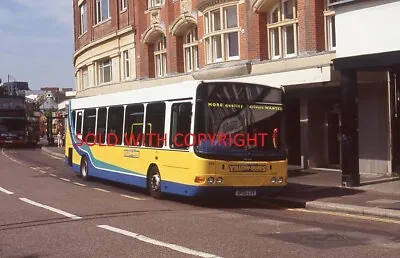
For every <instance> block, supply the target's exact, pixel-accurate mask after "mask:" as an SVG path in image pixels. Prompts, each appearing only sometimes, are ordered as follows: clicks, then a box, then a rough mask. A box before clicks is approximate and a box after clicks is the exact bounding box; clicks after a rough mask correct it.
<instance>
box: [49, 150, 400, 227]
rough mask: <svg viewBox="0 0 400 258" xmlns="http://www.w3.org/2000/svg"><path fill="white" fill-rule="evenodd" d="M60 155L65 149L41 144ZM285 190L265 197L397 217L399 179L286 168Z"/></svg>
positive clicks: (318, 207)
mask: <svg viewBox="0 0 400 258" xmlns="http://www.w3.org/2000/svg"><path fill="white" fill-rule="evenodd" d="M42 151H45V152H46V153H48V154H50V155H53V156H56V157H60V158H63V157H64V148H58V147H42ZM288 182H289V186H288V189H287V190H286V191H285V192H283V193H281V194H280V195H279V196H275V197H273V198H269V197H268V198H264V199H267V200H268V201H272V202H277V203H284V204H286V205H289V206H293V207H297V208H306V209H310V210H325V211H334V212H345V213H350V214H357V215H368V216H376V217H386V218H392V219H400V178H378V177H376V178H375V180H374V177H372V176H368V177H363V178H362V185H361V186H360V187H353V188H345V187H341V172H340V170H322V169H307V170H300V169H293V170H289V179H288Z"/></svg>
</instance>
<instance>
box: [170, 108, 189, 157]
mask: <svg viewBox="0 0 400 258" xmlns="http://www.w3.org/2000/svg"><path fill="white" fill-rule="evenodd" d="M191 118H192V103H190V102H185V103H175V104H173V105H172V107H171V134H170V147H171V148H173V149H188V148H189V144H190V142H185V136H186V135H188V134H189V133H190V125H191V123H190V122H191ZM189 139H190V138H189V137H186V141H189Z"/></svg>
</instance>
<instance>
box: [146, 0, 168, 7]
mask: <svg viewBox="0 0 400 258" xmlns="http://www.w3.org/2000/svg"><path fill="white" fill-rule="evenodd" d="M148 1H149V2H148V8H152V7H156V6H161V5H163V4H164V3H165V0H148Z"/></svg>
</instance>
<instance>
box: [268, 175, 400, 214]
mask: <svg viewBox="0 0 400 258" xmlns="http://www.w3.org/2000/svg"><path fill="white" fill-rule="evenodd" d="M288 182H289V186H288V189H287V190H286V191H285V192H284V193H281V194H280V195H279V196H277V197H274V198H273V200H275V201H279V202H281V203H282V202H284V203H286V204H287V205H292V206H295V207H302V208H306V209H312V210H326V211H336V212H345V213H350V214H358V215H369V216H376V217H386V218H393V219H400V178H385V179H383V178H380V177H377V178H376V180H374V179H373V178H372V177H371V176H368V177H364V178H362V182H361V186H359V187H352V188H346V187H341V172H340V171H337V170H318V169H307V170H290V171H289V179H288ZM268 199H271V198H268Z"/></svg>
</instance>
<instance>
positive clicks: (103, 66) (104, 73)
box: [98, 59, 112, 84]
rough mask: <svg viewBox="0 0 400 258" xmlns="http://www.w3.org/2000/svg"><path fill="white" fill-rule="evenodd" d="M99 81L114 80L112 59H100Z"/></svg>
mask: <svg viewBox="0 0 400 258" xmlns="http://www.w3.org/2000/svg"><path fill="white" fill-rule="evenodd" d="M98 68H99V70H98V74H99V83H100V84H102V83H107V82H111V81H112V65H111V59H105V60H101V61H99V65H98Z"/></svg>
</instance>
